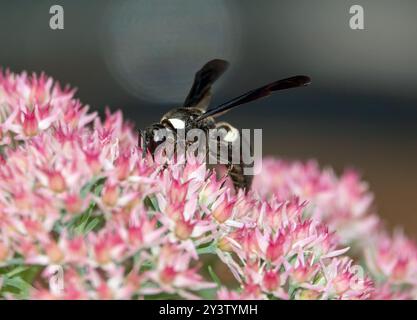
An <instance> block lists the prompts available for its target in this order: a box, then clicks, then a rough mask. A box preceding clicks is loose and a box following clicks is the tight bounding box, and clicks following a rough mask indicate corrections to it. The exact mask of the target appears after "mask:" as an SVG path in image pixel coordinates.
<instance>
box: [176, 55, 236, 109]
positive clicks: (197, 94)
mask: <svg viewBox="0 0 417 320" xmlns="http://www.w3.org/2000/svg"><path fill="white" fill-rule="evenodd" d="M228 66H229V63H228V62H227V61H225V60H220V59H214V60H211V61H209V62H207V63H206V64H205V65H204V66H203V67H202V68H201V69H200V70H199V71H198V72H197V73H196V74H195V77H194V82H193V86H192V87H191V90H190V92H189V93H188V96H187V98H186V99H185V101H184V105H183V106H184V108H200V109H202V110H206V107H207V105H208V103H209V100H210V96H211V93H210V88H211V85H212V84H213V83H214V82H215V81H216V80H217V79H218V78H219V77H220V76H221V75H222V74H223V73H224V72H225V71H226V69H227V67H228Z"/></svg>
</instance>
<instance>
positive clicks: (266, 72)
mask: <svg viewBox="0 0 417 320" xmlns="http://www.w3.org/2000/svg"><path fill="white" fill-rule="evenodd" d="M0 3H1V5H0V40H1V42H0V43H1V49H0V65H1V66H2V67H3V68H10V69H11V70H12V71H15V72H20V71H22V70H27V71H29V72H40V71H45V72H46V73H47V74H49V75H51V76H53V77H54V78H56V79H58V80H59V81H60V82H62V83H64V84H66V83H70V84H71V85H73V86H75V87H78V89H79V90H78V93H77V96H78V97H79V98H80V99H81V100H82V101H83V102H84V103H87V104H89V105H91V107H92V108H93V109H96V110H103V107H104V106H106V105H109V106H110V107H111V108H112V109H117V108H122V109H123V111H124V113H125V114H126V116H127V117H129V118H131V119H132V120H133V121H134V122H135V124H136V125H137V126H138V127H143V126H145V125H147V124H149V123H150V122H154V121H156V120H158V119H159V117H160V116H161V114H162V113H164V112H165V111H166V110H168V109H169V108H170V107H173V106H177V105H180V103H181V102H182V101H183V99H184V97H185V96H186V94H187V92H188V90H189V87H190V85H191V82H192V79H193V75H194V72H195V71H196V70H197V69H198V68H199V67H201V65H202V64H203V63H205V62H206V61H207V60H209V59H212V58H226V59H228V60H230V62H231V67H230V69H229V71H228V72H227V74H226V75H225V76H224V77H223V78H222V79H221V80H220V81H219V82H218V83H217V84H216V87H215V96H214V101H213V103H215V104H216V103H220V102H222V101H224V100H225V99H227V98H230V97H233V96H235V95H238V94H240V93H242V92H244V91H246V90H248V89H252V88H254V87H256V86H259V85H262V84H264V83H266V82H270V81H272V80H276V79H279V78H284V77H287V76H291V75H294V74H307V75H310V76H311V77H312V78H313V84H312V86H310V87H308V88H305V89H302V90H301V89H300V90H293V91H289V92H285V94H284V93H283V94H277V95H275V96H273V97H271V98H269V99H266V100H261V101H259V102H256V103H253V104H251V105H247V106H243V107H241V108H240V109H238V110H234V111H232V112H230V113H229V114H227V115H226V116H225V117H224V119H225V120H227V121H230V122H232V123H233V124H235V125H236V126H239V127H242V128H262V129H263V130H264V131H263V133H264V135H263V139H264V154H271V155H277V156H281V157H284V158H288V159H295V158H297V159H308V158H316V159H318V160H319V162H320V164H322V165H323V166H327V165H329V166H330V165H331V166H333V167H334V168H336V170H337V171H338V172H341V170H342V169H343V168H344V167H355V168H357V169H359V170H360V171H361V172H362V174H363V175H364V178H365V179H366V180H368V181H369V182H370V184H371V188H372V190H373V191H374V192H375V194H376V201H377V202H376V203H377V206H378V209H379V212H380V214H381V215H382V216H383V217H384V218H385V219H386V221H387V222H388V223H389V224H390V225H392V226H394V225H396V224H402V225H404V226H405V229H406V231H408V232H410V233H414V235H417V168H416V163H417V81H416V78H417V41H416V39H417V19H416V17H415V15H416V12H417V2H416V1H413V0H402V1H390V0H361V1H349V0H345V1H334V0H316V1H309V0H286V1H280V0H274V1H272V0H271V1H268V0H263V1H249V0H239V1H237V0H227V1H226V0H211V1H203V0H201V1H197V0H175V1H168V0H165V1H162V0H152V1H150V0H148V1H146V0H136V1H133V0H129V1H128V0H118V1H107V0H100V1H97V0H90V1H81V0H66V1H62V0H61V1H43V0H37V1H24V0H13V1H0ZM54 4H59V5H62V6H63V7H64V10H65V11H64V12H65V29H64V30H58V31H57V30H55V31H54V30H51V29H50V28H49V19H50V17H51V15H50V14H49V8H50V7H51V6H52V5H54ZM354 4H360V5H362V6H363V7H364V9H365V30H360V31H358V30H351V29H350V28H349V19H350V14H349V8H350V6H351V5H354Z"/></svg>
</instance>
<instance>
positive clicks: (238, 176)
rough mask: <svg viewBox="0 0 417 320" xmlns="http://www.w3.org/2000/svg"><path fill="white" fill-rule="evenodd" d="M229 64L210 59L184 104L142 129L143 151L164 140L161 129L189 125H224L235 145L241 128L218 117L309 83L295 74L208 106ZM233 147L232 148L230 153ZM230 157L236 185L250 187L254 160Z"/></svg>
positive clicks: (173, 129) (229, 167)
mask: <svg viewBox="0 0 417 320" xmlns="http://www.w3.org/2000/svg"><path fill="white" fill-rule="evenodd" d="M228 66H229V63H228V62H227V61H225V60H220V59H214V60H211V61H209V62H207V63H206V64H205V65H204V66H203V67H202V68H201V69H200V70H199V71H198V72H197V73H196V74H195V77H194V82H193V85H192V87H191V90H190V92H189V93H188V95H187V97H186V99H185V101H184V103H183V105H182V106H181V107H179V108H176V109H172V110H171V111H169V112H167V113H166V114H165V115H164V116H163V117H162V118H161V120H160V122H159V123H155V124H153V125H151V126H149V127H147V128H146V129H145V130H140V137H139V145H141V147H142V150H143V152H144V154H145V153H146V152H150V153H151V154H152V155H154V153H155V150H156V149H157V147H158V146H159V145H160V144H161V143H162V142H164V139H161V137H160V136H159V135H158V132H160V131H159V130H161V129H162V130H168V131H170V132H173V133H175V132H178V130H185V132H187V131H188V130H190V129H201V130H202V131H203V132H205V133H208V131H209V130H210V129H216V128H217V129H223V130H224V132H225V134H224V135H223V139H222V140H223V141H220V143H222V142H223V143H226V144H227V145H228V148H233V143H232V142H233V140H234V139H236V138H237V136H238V135H239V131H238V130H237V129H236V128H234V127H233V126H231V125H230V124H229V123H226V122H216V121H215V118H216V117H218V116H220V115H222V114H224V113H226V112H228V111H229V110H231V109H233V108H235V107H237V106H239V105H242V104H245V103H248V102H251V101H254V100H257V99H260V98H263V97H266V96H269V95H270V94H272V93H273V92H275V91H279V90H284V89H290V88H297V87H303V86H306V85H308V84H310V78H309V77H308V76H303V75H299V76H294V77H290V78H287V79H282V80H278V81H275V82H272V83H269V84H267V85H264V86H262V87H260V88H257V89H254V90H251V91H249V92H247V93H244V94H242V95H240V96H238V97H236V98H233V99H231V100H229V101H227V102H225V103H222V104H220V105H218V106H215V107H209V103H210V98H211V86H212V84H213V83H214V82H215V81H216V80H217V79H218V78H219V77H220V76H221V75H222V74H223V73H224V72H225V71H226V69H227V68H228ZM244 143H245V142H243V143H240V144H239V145H240V146H239V147H240V148H241V150H240V152H242V145H243V144H244ZM246 143H247V142H246ZM231 151H232V150H229V156H230V154H231ZM228 160H229V161H227V163H226V169H227V174H228V175H229V177H230V178H231V179H232V181H233V185H234V187H235V189H236V190H238V189H245V190H246V191H248V190H249V189H250V186H251V183H252V178H253V176H252V175H245V174H244V169H245V167H248V166H253V164H250V165H247V164H245V163H244V162H243V161H240V162H239V163H232V161H231V159H230V158H229V159H228Z"/></svg>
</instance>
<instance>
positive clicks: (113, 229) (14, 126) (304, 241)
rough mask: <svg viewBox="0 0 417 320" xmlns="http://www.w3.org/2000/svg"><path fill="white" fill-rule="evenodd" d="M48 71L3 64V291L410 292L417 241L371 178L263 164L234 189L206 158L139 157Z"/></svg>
mask: <svg viewBox="0 0 417 320" xmlns="http://www.w3.org/2000/svg"><path fill="white" fill-rule="evenodd" d="M74 93H75V91H74V90H72V89H71V88H68V87H67V88H62V87H61V86H60V85H59V84H58V83H56V82H54V81H53V80H52V79H51V78H49V77H47V76H45V75H44V74H42V75H40V76H36V75H32V76H30V75H27V74H26V73H22V74H13V73H10V72H8V71H6V72H0V298H3V299H4V298H5V299H15V298H18V299H412V298H416V297H417V291H416V288H417V286H416V280H417V274H416V273H417V266H416V264H417V248H416V245H415V243H414V242H413V241H411V240H410V239H408V238H407V237H406V236H405V235H403V234H401V233H395V234H394V235H391V234H389V233H388V232H387V231H385V229H384V226H383V224H382V222H381V221H380V219H379V218H378V216H377V214H376V212H375V210H374V207H373V197H372V194H371V193H370V192H369V190H368V187H367V185H366V184H365V183H364V182H362V181H361V180H360V178H359V176H358V175H357V174H356V173H355V172H352V171H348V172H346V173H344V174H343V175H342V176H341V177H338V176H337V175H335V174H334V172H333V171H331V170H322V169H320V167H319V166H318V165H317V164H316V163H315V162H307V163H304V162H284V161H281V160H274V159H265V160H264V161H263V169H262V172H261V174H259V175H258V176H256V177H255V179H254V183H253V187H252V190H251V191H249V192H248V193H245V192H243V191H239V192H236V191H235V190H234V189H233V188H230V187H229V186H230V183H228V181H227V179H228V178H227V176H218V175H217V174H216V172H214V171H212V170H208V169H206V166H205V164H204V163H203V162H201V161H199V160H198V159H193V158H192V157H191V158H190V157H188V161H187V162H184V161H182V162H181V161H176V162H168V163H165V164H159V163H156V162H155V161H154V159H153V157H152V156H151V155H150V154H147V155H146V156H145V157H143V156H142V150H140V148H139V147H138V137H137V133H136V132H135V130H134V128H133V126H132V125H131V124H130V123H129V122H126V121H125V120H124V119H123V116H122V113H121V112H120V111H117V112H115V113H112V112H111V111H110V110H109V109H107V110H106V112H105V116H104V117H103V119H102V118H100V117H99V116H98V114H97V113H95V112H90V111H89V107H88V106H85V105H83V104H82V103H81V102H80V101H78V100H77V99H76V98H75V97H74Z"/></svg>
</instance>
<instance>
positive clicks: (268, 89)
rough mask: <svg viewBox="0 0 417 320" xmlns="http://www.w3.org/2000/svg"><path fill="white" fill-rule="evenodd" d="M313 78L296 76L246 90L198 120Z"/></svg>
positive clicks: (307, 82) (299, 84) (306, 83)
mask: <svg viewBox="0 0 417 320" xmlns="http://www.w3.org/2000/svg"><path fill="white" fill-rule="evenodd" d="M310 82H311V79H310V78H309V77H307V76H294V77H291V78H287V79H282V80H278V81H275V82H272V83H269V84H267V85H265V86H262V87H260V88H257V89H254V90H251V91H249V92H246V93H244V94H242V95H240V96H238V97H236V98H234V99H232V100H229V101H227V102H225V103H223V104H221V105H219V106H217V107H214V108H212V109H209V110H208V111H207V112H205V113H204V114H202V115H201V116H200V117H199V118H198V119H197V121H199V120H202V119H205V118H207V117H217V116H219V115H222V114H223V113H225V112H227V111H229V110H230V109H232V108H234V107H237V106H239V105H241V104H244V103H248V102H251V101H254V100H257V99H260V98H263V97H266V96H269V95H270V94H272V93H273V92H275V91H280V90H285V89H291V88H297V87H303V86H306V85H308V84H310Z"/></svg>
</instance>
